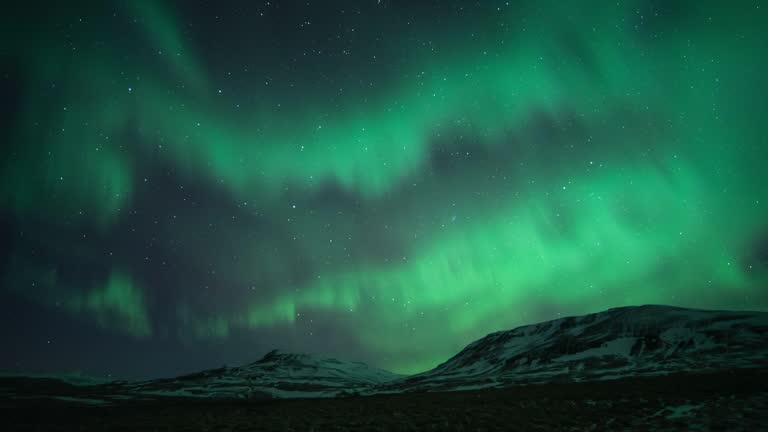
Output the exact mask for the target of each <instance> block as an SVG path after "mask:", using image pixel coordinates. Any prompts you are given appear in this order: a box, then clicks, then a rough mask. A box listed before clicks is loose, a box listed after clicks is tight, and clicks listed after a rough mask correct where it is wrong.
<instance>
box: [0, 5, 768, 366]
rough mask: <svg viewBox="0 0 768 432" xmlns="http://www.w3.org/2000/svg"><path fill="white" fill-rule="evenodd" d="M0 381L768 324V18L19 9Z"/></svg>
mask: <svg viewBox="0 0 768 432" xmlns="http://www.w3.org/2000/svg"><path fill="white" fill-rule="evenodd" d="M12 3H18V4H15V5H11V6H9V5H5V6H4V10H3V11H2V13H0V35H1V36H2V39H1V40H2V42H0V98H1V99H0V101H1V103H0V138H1V139H2V141H1V142H2V159H0V238H1V241H2V247H0V266H1V267H0V268H1V269H2V270H1V273H0V281H1V283H2V287H1V288H0V351H2V355H0V370H5V371H27V372H81V373H84V374H91V375H101V376H110V377H113V378H147V377H158V376H168V375H176V374H180V373H185V372H191V371H195V370H199V369H204V368H212V367H219V366H221V365H222V364H229V365H236V364H241V363H246V362H250V361H254V360H256V359H258V358H260V357H261V356H262V355H263V354H264V353H266V352H267V351H269V350H271V349H273V348H282V349H286V350H289V351H301V352H315V353H321V354H325V355H330V356H335V357H338V358H344V359H349V360H360V361H365V362H367V363H369V364H372V365H374V366H378V367H382V368H386V369H389V370H392V371H395V372H400V373H414V372H420V371H424V370H427V369H429V368H431V367H434V366H435V365H437V364H438V363H440V362H442V361H444V360H446V359H447V358H448V357H449V356H451V355H453V354H455V353H456V352H457V351H458V350H459V349H461V348H462V347H463V346H465V345H466V344H467V343H469V342H471V341H472V340H474V339H476V338H479V337H481V336H483V335H485V334H487V333H489V332H492V331H497V330H502V329H509V328H512V327H515V326H518V325H522V324H528V323H534V322H538V321H542V320H547V319H553V318H557V317H560V316H565V315H574V314H584V313H590V312H597V311H600V310H604V309H607V308H610V307H617V306H625V305H638V304H646V303H660V304H669V305H677V306H685V307H697V308H710V309H748V310H763V311H768V187H767V185H768V180H767V178H768V176H767V173H768V167H767V166H766V165H767V164H768V129H767V126H766V121H767V117H766V114H767V113H768V98H767V97H766V95H768V83H766V78H765V77H766V76H768V56H766V55H765V53H766V51H767V50H768V36H766V28H768V5H763V4H761V2H760V1H736V2H729V3H727V4H726V3H724V2H722V1H703V2H685V1H677V0H654V1H648V0H644V1H619V2H615V1H614V2H597V1H596V2H591V3H584V2H568V1H560V0H543V1H542V0H530V1H519V0H516V1H491V0H488V1H447V0H446V1H436V0H432V1H425V0H420V1H408V0H381V1H377V0H348V1H333V2H331V1H321V0H314V1H309V2H308V1H300V2H299V1H279V0H273V1H268V2H263V1H221V2H215V1H201V0H188V1H182V0H179V1H149V0H147V1H102V0H99V1H91V2H88V1H86V2H74V1H73V2H63V1H62V2H53V1H52V2H36V1H24V2H12Z"/></svg>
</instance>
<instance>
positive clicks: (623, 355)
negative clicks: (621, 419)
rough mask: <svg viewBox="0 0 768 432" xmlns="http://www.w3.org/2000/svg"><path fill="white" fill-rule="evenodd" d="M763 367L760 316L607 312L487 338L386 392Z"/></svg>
mask: <svg viewBox="0 0 768 432" xmlns="http://www.w3.org/2000/svg"><path fill="white" fill-rule="evenodd" d="M766 366H768V313H760V312H726V311H704V310H695V309H684V308H677V307H669V306H655V305H648V306H638V307H623V308H616V309H610V310H607V311H604V312H600V313H595V314H590V315H584V316H579V317H568V318H561V319H557V320H553V321H548V322H544V323H541V324H535V325H528V326H523V327H518V328H516V329H513V330H508V331H500V332H496V333H491V334H489V335H487V336H485V337H484V338H482V339H479V340H477V341H475V342H473V343H471V344H469V345H468V346H467V347H466V348H464V349H463V350H462V351H461V352H459V353H458V354H457V355H455V356H454V357H452V358H450V359H449V360H448V361H446V362H445V363H443V364H441V365H439V366H438V367H436V368H435V369H433V370H431V371H428V372H425V373H422V374H418V375H414V376H411V377H407V378H404V379H402V380H398V381H396V382H393V383H390V384H385V385H384V386H383V387H382V388H381V390H383V391H387V392H390V391H392V392H397V391H416V390H432V391H434V390H461V389H473V388H484V387H498V386H506V385H510V384H527V383H544V382H559V381H589V380H604V379H611V378H621V377H626V376H638V375H665V374H670V373H681V372H693V371H709V370H722V369H733V368H749V367H766Z"/></svg>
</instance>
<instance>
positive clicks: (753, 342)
mask: <svg viewBox="0 0 768 432" xmlns="http://www.w3.org/2000/svg"><path fill="white" fill-rule="evenodd" d="M737 368H768V313H765V312H730V311H704V310H695V309H684V308H678V307H669V306H652V305H650V306H637V307H623V308H616V309H610V310H607V311H604V312H599V313H595V314H590V315H584V316H579V317H568V318H561V319H556V320H553V321H547V322H543V323H540V324H534V325H528V326H523V327H518V328H516V329H513V330H507V331H500V332H496V333H491V334H489V335H487V336H485V337H484V338H482V339H479V340H477V341H475V342H472V343H471V344H469V345H468V346H467V347H466V348H464V349H463V350H462V351H461V352H459V353H458V354H456V355H455V356H453V357H452V358H450V359H448V360H447V361H446V362H445V363H443V364H441V365H439V366H437V367H436V368H435V369H432V370H430V371H427V372H424V373H421V374H417V375H411V376H402V375H396V374H393V373H391V372H387V371H385V370H381V369H375V368H371V367H368V366H367V365H366V364H364V363H359V362H349V361H340V360H336V359H333V358H327V357H322V356H317V355H309V354H293V353H286V352H281V351H277V350H275V351H272V352H270V353H268V354H267V355H265V356H264V357H263V358H262V359H260V360H258V361H256V362H253V363H250V364H247V365H244V366H239V367H223V368H219V369H211V370H206V371H202V372H198V373H194V374H190V375H183V376H179V377H176V378H168V379H157V380H150V381H140V382H111V383H106V384H99V383H91V385H82V384H83V383H80V384H76V383H68V382H65V381H63V380H60V379H59V380H54V379H43V378H35V377H7V378H4V379H2V378H0V396H3V395H4V396H6V397H11V398H27V399H28V398H30V397H33V398H34V397H43V398H53V399H60V400H67V401H76V402H81V403H94V404H104V403H116V402H119V401H121V400H133V399H157V398H165V397H200V398H297V397H336V396H344V395H349V394H355V393H357V394H363V395H368V394H376V393H401V392H413V391H441V390H468V389H479V388H487V387H504V386H510V385H515V384H535V383H551V382H566V381H593V380H606V379H613V378H622V377H629V376H648V375H668V374H679V373H687V372H705V371H720V370H729V369H737Z"/></svg>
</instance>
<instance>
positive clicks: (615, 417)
mask: <svg viewBox="0 0 768 432" xmlns="http://www.w3.org/2000/svg"><path fill="white" fill-rule="evenodd" d="M84 396H85V395H84ZM73 397H76V395H73ZM766 427H768V370H765V369H751V370H732V371H725V372H717V373H705V374H692V375H676V376H665V377H645V378H642V377H641V378H626V379H621V380H615V381H603V382H592V383H558V384H542V385H529V386H519V387H512V388H506V389H485V390H471V391H460V392H440V393H406V394H393V395H375V396H366V397H348V398H337V399H295V400H267V401H264V400H262V401H249V400H242V399H241V400H189V399H174V398H163V399H157V400H147V401H130V402H125V403H117V404H113V405H111V406H88V405H84V404H80V403H77V402H72V401H65V400H51V399H37V398H33V397H31V398H29V399H22V400H18V399H17V400H10V399H5V400H2V401H0V428H2V430H28V431H39V430H45V431H104V430H125V431H137V430H141V431H239V430H243V431H245V430H253V431H353V430H372V431H418V430H427V431H491V430H510V431H514V430H520V431H529V430H530V431H547V430H572V431H582V430H586V431H589V430H694V431H695V430H707V431H709V430H712V431H718V430H720V431H739V430H741V431H758V430H766V429H765V428H766Z"/></svg>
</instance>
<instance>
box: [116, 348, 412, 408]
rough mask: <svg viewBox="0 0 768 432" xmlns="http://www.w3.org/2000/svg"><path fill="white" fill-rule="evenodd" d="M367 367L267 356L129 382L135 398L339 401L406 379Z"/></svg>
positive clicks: (127, 389) (319, 359)
mask: <svg viewBox="0 0 768 432" xmlns="http://www.w3.org/2000/svg"><path fill="white" fill-rule="evenodd" d="M401 377H402V376H401V375H396V374H394V373H392V372H388V371H385V370H382V369H375V368H371V367H368V366H367V365H366V364H365V363H360V362H349V361H341V360H336V359H333V358H328V357H322V356H317V355H310V354H294V353H286V352H281V351H278V350H274V351H271V352H269V353H267V354H266V355H265V356H264V357H263V358H262V359H261V360H258V361H256V362H253V363H250V364H247V365H244V366H238V367H223V368H219V369H211V370H206V371H202V372H198V373H194V374H190V375H183V376H179V377H176V378H169V379H158V380H150V381H142V382H136V383H126V384H124V385H123V386H124V387H123V391H124V392H127V393H131V394H143V395H157V396H187V397H190V396H191V397H236V398H243V397H245V398H262V397H278V398H289V397H334V396H341V395H344V394H352V393H360V392H368V391H370V390H371V389H372V388H373V387H375V386H378V385H381V384H383V383H385V382H388V381H392V380H395V379H398V378H401Z"/></svg>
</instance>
